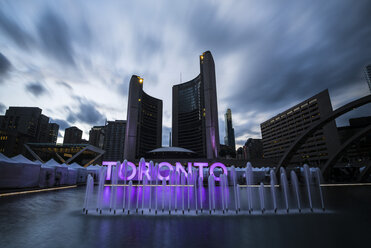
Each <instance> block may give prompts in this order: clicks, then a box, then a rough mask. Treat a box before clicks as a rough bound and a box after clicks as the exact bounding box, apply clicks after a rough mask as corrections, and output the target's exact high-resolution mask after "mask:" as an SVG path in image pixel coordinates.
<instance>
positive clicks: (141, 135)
mask: <svg viewBox="0 0 371 248" xmlns="http://www.w3.org/2000/svg"><path fill="white" fill-rule="evenodd" d="M161 143H162V100H159V99H157V98H154V97H152V96H150V95H148V94H146V93H145V92H144V91H143V79H142V78H140V77H138V76H135V75H133V76H132V77H131V79H130V86H129V98H128V112H127V123H126V133H125V146H124V158H125V159H127V160H134V159H137V158H140V157H144V156H145V153H146V152H148V151H151V150H153V149H156V148H158V147H161Z"/></svg>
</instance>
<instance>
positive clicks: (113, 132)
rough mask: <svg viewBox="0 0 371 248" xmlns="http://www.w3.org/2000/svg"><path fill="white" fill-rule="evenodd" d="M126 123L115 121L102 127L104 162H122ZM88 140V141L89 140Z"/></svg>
mask: <svg viewBox="0 0 371 248" xmlns="http://www.w3.org/2000/svg"><path fill="white" fill-rule="evenodd" d="M126 124H127V123H126V121H124V120H115V121H108V122H107V124H106V126H105V127H104V143H103V150H104V151H105V153H104V155H103V158H104V160H106V161H123V160H124V144H125V131H126ZM89 140H90V139H89Z"/></svg>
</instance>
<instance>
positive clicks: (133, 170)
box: [102, 161, 228, 181]
mask: <svg viewBox="0 0 371 248" xmlns="http://www.w3.org/2000/svg"><path fill="white" fill-rule="evenodd" d="M124 163H125V162H124ZM124 163H122V164H120V168H119V178H120V179H122V180H124V174H123V169H124V168H123V166H124ZM102 164H103V165H106V166H107V177H106V180H111V171H112V170H111V168H112V166H115V165H117V162H114V161H103V163H102ZM126 165H127V166H128V168H129V167H130V169H128V170H127V173H128V175H126V180H132V179H134V178H135V176H136V175H137V174H138V177H137V178H138V179H139V180H142V179H143V175H146V177H147V179H148V180H152V178H151V173H150V165H149V163H148V162H146V163H145V165H142V168H140V167H139V168H137V167H136V166H135V164H134V163H132V162H127V163H126ZM163 167H166V168H165V169H163V170H161V168H163ZM174 167H175V168H174ZM193 167H198V169H199V171H198V172H199V177H202V178H203V177H204V175H203V171H204V170H203V169H204V168H207V167H209V164H208V163H206V162H193V163H192V162H188V168H187V171H186V170H185V168H184V167H183V165H182V164H181V163H180V162H176V163H175V166H173V165H171V164H170V163H168V162H161V163H159V164H158V169H159V172H158V179H159V180H160V181H161V180H163V179H165V180H166V181H168V180H169V179H170V171H174V170H175V171H176V172H178V173H179V174H180V173H184V174H185V176H186V177H187V176H188V174H192V168H193ZM216 168H220V169H222V170H223V173H224V174H225V175H228V171H227V167H226V166H225V165H224V164H222V163H219V162H216V163H213V164H212V165H211V166H210V170H209V173H210V175H214V170H215V169H216ZM165 174H166V175H165ZM215 180H216V181H219V180H220V179H219V177H217V176H216V175H215Z"/></svg>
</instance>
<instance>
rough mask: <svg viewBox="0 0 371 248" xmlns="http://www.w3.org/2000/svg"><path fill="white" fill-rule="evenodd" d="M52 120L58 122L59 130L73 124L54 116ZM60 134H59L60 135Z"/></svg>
mask: <svg viewBox="0 0 371 248" xmlns="http://www.w3.org/2000/svg"><path fill="white" fill-rule="evenodd" d="M50 122H51V123H57V124H58V125H59V130H65V129H66V128H67V127H70V126H71V125H70V124H68V122H66V121H65V120H62V119H53V118H50ZM59 135H60V134H58V136H59Z"/></svg>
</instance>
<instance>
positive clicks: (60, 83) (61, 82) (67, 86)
mask: <svg viewBox="0 0 371 248" xmlns="http://www.w3.org/2000/svg"><path fill="white" fill-rule="evenodd" d="M57 84H59V85H61V86H63V87H65V88H66V89H68V90H71V91H72V86H71V85H69V84H68V83H66V82H63V81H59V82H57Z"/></svg>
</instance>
